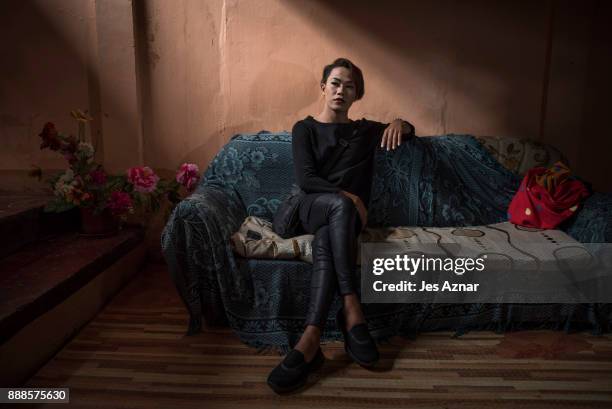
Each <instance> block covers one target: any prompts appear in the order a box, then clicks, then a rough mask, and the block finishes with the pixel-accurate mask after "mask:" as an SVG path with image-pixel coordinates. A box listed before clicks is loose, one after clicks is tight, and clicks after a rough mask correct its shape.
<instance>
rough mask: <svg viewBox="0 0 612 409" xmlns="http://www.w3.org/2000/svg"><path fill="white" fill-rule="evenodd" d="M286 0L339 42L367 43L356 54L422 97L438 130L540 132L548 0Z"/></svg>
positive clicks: (428, 119)
mask: <svg viewBox="0 0 612 409" xmlns="http://www.w3.org/2000/svg"><path fill="white" fill-rule="evenodd" d="M287 3H288V4H289V5H290V6H291V7H292V8H293V9H294V11H295V12H296V13H302V14H303V16H302V17H303V18H304V19H308V20H309V21H312V22H313V23H315V24H317V25H318V26H319V28H320V29H321V31H322V32H323V33H325V34H327V35H329V36H330V37H332V38H334V39H337V40H339V41H338V42H339V43H340V44H350V45H351V46H352V47H354V45H353V44H355V43H357V44H361V46H360V49H359V50H358V51H357V54H356V56H357V58H358V59H359V60H361V61H364V62H367V63H368V64H371V65H375V66H376V70H377V72H370V73H369V76H372V75H377V76H382V77H383V78H385V79H386V80H387V81H389V82H391V83H392V84H397V85H396V86H398V87H400V88H402V89H405V90H406V92H407V93H411V94H412V95H414V98H415V99H417V100H421V101H422V103H424V105H425V107H424V108H423V109H424V111H425V114H424V117H425V118H424V119H425V121H426V122H429V123H437V127H434V128H433V129H431V131H433V132H432V133H448V132H467V133H487V129H503V130H505V133H504V135H505V136H518V137H530V138H537V136H538V131H539V128H540V121H541V111H542V102H543V100H542V94H543V92H542V90H543V81H544V76H545V75H546V74H547V73H546V69H545V62H546V61H545V60H546V58H545V57H546V47H547V40H548V39H547V35H548V27H547V24H548V13H549V9H548V4H547V2H527V1H524V2H520V1H519V2H490V1H482V0H481V1H471V2H456V1H450V0H449V1H437V2H435V3H429V2H393V1H381V2H378V3H376V6H373V4H372V2H370V1H366V0H357V1H351V2H348V1H344V2H343V1H336V2H328V1H324V0H317V2H316V7H315V10H314V12H313V10H306V9H305V8H304V7H303V2H301V1H300V0H288V2H287ZM357 58H355V60H357ZM356 62H357V61H356ZM366 84H367V79H366ZM366 94H367V85H366ZM421 101H419V102H420V103H421ZM429 104H430V106H427V105H429ZM483 124H484V125H483ZM430 128H431V127H430ZM436 128H437V129H436ZM489 132H490V131H489Z"/></svg>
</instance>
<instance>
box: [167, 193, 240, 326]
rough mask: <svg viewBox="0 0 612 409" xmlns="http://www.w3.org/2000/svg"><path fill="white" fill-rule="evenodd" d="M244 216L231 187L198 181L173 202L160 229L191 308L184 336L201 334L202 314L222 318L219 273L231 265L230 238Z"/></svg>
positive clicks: (174, 273) (215, 320) (174, 276)
mask: <svg viewBox="0 0 612 409" xmlns="http://www.w3.org/2000/svg"><path fill="white" fill-rule="evenodd" d="M245 218H246V210H245V207H244V204H243V203H242V200H241V199H240V197H239V195H238V194H237V193H236V191H235V190H234V189H233V188H231V187H226V186H223V185H214V184H210V185H201V186H199V187H198V189H197V191H196V192H195V193H193V194H192V195H191V196H189V197H188V198H186V199H185V200H183V201H181V202H180V203H179V204H178V205H177V206H176V208H175V209H174V210H173V212H172V214H171V216H170V218H169V220H168V222H167V224H166V226H165V228H164V230H163V232H162V236H161V246H162V251H163V253H164V258H165V259H166V262H167V264H168V270H169V271H170V275H171V277H172V280H173V282H174V285H175V286H176V289H177V291H178V293H179V295H180V296H181V298H182V300H183V302H184V303H185V306H186V307H187V310H188V311H189V316H190V321H189V328H188V330H187V334H188V335H191V334H195V333H198V332H200V330H201V328H202V317H204V321H205V322H206V323H207V324H210V325H217V324H220V323H223V322H225V312H224V309H223V302H222V299H221V292H220V283H219V277H223V271H224V270H227V269H228V268H229V264H228V263H229V262H230V259H229V258H230V257H231V247H230V243H229V238H230V236H231V235H232V233H234V232H235V231H237V230H238V229H239V227H240V225H241V223H242V222H243V221H244V219H245ZM228 252H229V253H228ZM221 284H222V283H221Z"/></svg>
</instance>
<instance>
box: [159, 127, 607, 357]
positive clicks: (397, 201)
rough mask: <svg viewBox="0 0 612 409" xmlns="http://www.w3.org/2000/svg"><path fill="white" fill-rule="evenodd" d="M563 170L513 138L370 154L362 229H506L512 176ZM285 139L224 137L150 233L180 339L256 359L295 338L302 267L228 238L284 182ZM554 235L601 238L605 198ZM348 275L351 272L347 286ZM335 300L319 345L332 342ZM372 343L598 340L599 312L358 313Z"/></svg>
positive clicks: (587, 205) (467, 138) (290, 174)
mask: <svg viewBox="0 0 612 409" xmlns="http://www.w3.org/2000/svg"><path fill="white" fill-rule="evenodd" d="M557 160H564V158H563V156H562V154H561V153H560V152H559V151H557V150H556V149H554V148H553V147H550V146H544V145H541V144H537V143H533V142H529V141H525V140H519V139H516V138H494V137H478V138H477V137H474V136H471V135H452V134H451V135H441V136H430V137H418V138H412V139H410V140H408V141H406V142H404V143H403V144H402V145H401V146H400V147H399V148H398V149H396V150H393V151H386V150H383V149H378V150H377V152H376V154H375V164H374V179H373V184H372V192H371V200H370V204H369V215H368V227H388V226H439V227H447V226H474V225H483V224H489V223H499V222H503V221H506V220H507V213H506V209H507V207H508V204H509V202H510V200H511V199H512V197H513V195H514V193H515V191H516V189H517V187H518V185H519V183H520V180H521V175H522V174H523V173H524V172H525V171H526V170H527V169H529V168H531V167H532V166H549V165H550V164H552V163H554V162H555V161H557ZM294 181H295V178H294V171H293V163H292V154H291V134H290V133H289V132H286V131H284V132H268V131H260V132H258V133H255V134H238V135H236V136H234V137H233V138H232V139H231V140H230V141H229V142H228V143H227V144H226V145H225V146H224V147H223V148H222V149H221V150H220V151H219V152H218V153H217V155H216V156H215V158H214V159H213V160H212V162H211V163H210V165H209V166H208V168H207V169H206V171H205V172H204V174H203V177H202V179H201V181H200V183H199V185H198V187H197V188H196V190H195V191H194V193H193V194H192V195H190V196H189V197H188V198H186V199H184V200H183V201H181V202H180V203H179V204H178V205H177V206H176V208H175V209H174V210H173V212H172V214H171V216H170V218H169V220H168V222H167V224H166V226H165V228H164V231H163V233H162V250H163V252H164V257H165V259H166V261H167V264H168V268H169V271H170V274H171V276H172V279H173V282H174V284H175V286H176V289H177V291H178V293H179V294H180V296H181V298H182V300H183V301H184V303H185V306H186V308H187V310H188V312H189V316H190V319H189V325H188V329H187V334H195V333H198V332H199V331H200V330H201V329H202V327H203V325H229V326H230V327H231V328H232V329H233V330H234V332H235V333H236V334H237V335H238V336H239V337H240V339H241V340H242V341H243V342H245V343H247V344H248V345H251V346H253V347H257V348H268V347H273V348H276V349H278V350H281V351H287V350H288V349H289V348H291V346H292V345H294V343H295V342H296V341H297V340H298V339H299V336H300V334H301V332H302V331H303V324H304V317H305V314H306V308H307V305H308V295H309V288H310V272H311V269H312V265H311V264H309V263H307V262H304V261H301V260H298V259H296V260H262V259H247V258H242V257H238V256H237V255H236V254H235V253H234V251H233V249H232V246H231V242H230V237H231V235H232V234H233V233H234V232H236V231H237V230H238V229H239V227H240V226H241V224H242V223H243V221H244V220H245V218H246V217H247V216H256V217H258V218H261V219H263V220H268V221H271V220H272V217H273V214H274V212H275V211H276V209H277V207H278V205H279V204H280V203H281V201H282V200H283V198H284V196H285V195H286V194H287V193H288V192H289V190H290V187H291V185H292V183H294ZM561 229H562V230H563V231H565V232H566V233H567V234H569V235H570V236H571V237H573V238H575V239H576V240H578V241H580V242H585V243H586V242H610V241H611V239H612V194H610V193H598V192H595V193H593V194H592V195H591V196H590V197H589V198H588V199H587V200H586V201H585V202H584V204H583V206H582V207H581V209H580V210H579V211H578V212H577V214H576V215H575V216H574V217H573V218H572V219H571V220H568V221H567V222H566V223H564V224H563V225H562V226H561ZM358 274H359V271H356V275H358ZM339 307H340V298H339V297H338V296H336V297H335V299H334V301H333V305H332V308H331V309H330V314H329V317H328V320H327V322H326V324H325V328H324V331H323V334H322V340H323V341H330V340H336V339H340V338H341V334H340V333H339V332H338V331H337V330H336V329H335V322H334V312H335V311H336V310H337V309H338V308H339ZM364 313H365V315H366V318H367V320H368V325H369V328H370V331H371V333H372V335H373V336H374V337H375V338H376V339H377V340H379V341H382V340H385V339H388V338H389V337H391V336H394V335H402V336H409V337H413V336H415V335H416V334H417V333H419V332H421V331H434V330H447V331H448V330H451V331H455V335H456V336H459V335H461V334H462V333H465V332H466V331H469V330H482V329H489V330H495V331H498V332H500V331H508V330H518V329H528V328H550V329H559V330H565V331H573V330H582V329H588V330H590V331H591V332H592V333H602V332H606V331H608V330H609V327H610V323H611V322H612V311H611V308H610V304H577V305H574V304H483V303H480V304H416V303H405V304H366V305H364Z"/></svg>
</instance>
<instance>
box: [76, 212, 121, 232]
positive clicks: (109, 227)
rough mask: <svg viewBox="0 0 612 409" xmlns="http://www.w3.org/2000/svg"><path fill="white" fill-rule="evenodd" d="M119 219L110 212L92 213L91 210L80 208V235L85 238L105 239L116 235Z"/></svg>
mask: <svg viewBox="0 0 612 409" xmlns="http://www.w3.org/2000/svg"><path fill="white" fill-rule="evenodd" d="M118 231H119V219H118V218H117V217H116V216H114V215H113V214H112V213H111V212H110V210H108V209H104V210H103V211H102V212H101V213H98V214H96V213H94V211H93V209H91V208H88V207H81V234H82V235H85V236H95V237H105V236H112V235H115V234H117V232H118Z"/></svg>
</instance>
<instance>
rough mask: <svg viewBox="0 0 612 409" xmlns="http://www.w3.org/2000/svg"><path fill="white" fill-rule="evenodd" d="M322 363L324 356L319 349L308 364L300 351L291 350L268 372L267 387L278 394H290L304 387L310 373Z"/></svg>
mask: <svg viewBox="0 0 612 409" xmlns="http://www.w3.org/2000/svg"><path fill="white" fill-rule="evenodd" d="M324 361H325V356H324V355H323V352H321V348H319V349H318V350H317V353H316V354H315V356H314V358H312V361H310V362H305V361H304V354H302V353H301V352H300V351H298V350H297V349H292V350H291V351H290V352H289V353H288V354H287V356H286V357H285V359H283V361H282V362H281V363H280V364H278V365H277V366H276V367H275V368H274V369H273V370H272V372H270V375H268V385H269V386H270V388H272V390H273V391H274V392H276V393H278V394H281V393H289V392H292V391H294V390H296V389H299V388H301V387H302V386H304V385H305V384H306V381H307V380H308V375H309V374H310V372H312V371H315V370H317V369H318V368H320V367H321V365H323V362H324Z"/></svg>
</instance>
